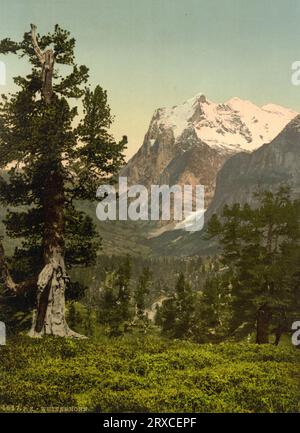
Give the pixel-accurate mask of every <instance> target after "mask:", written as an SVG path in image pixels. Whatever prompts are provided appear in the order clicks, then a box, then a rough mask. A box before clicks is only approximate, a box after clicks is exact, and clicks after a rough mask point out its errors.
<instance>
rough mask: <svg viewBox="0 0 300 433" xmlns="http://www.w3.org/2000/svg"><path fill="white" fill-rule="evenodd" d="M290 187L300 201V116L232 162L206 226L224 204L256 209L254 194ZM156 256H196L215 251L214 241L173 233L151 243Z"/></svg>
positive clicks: (221, 179) (222, 175) (222, 172)
mask: <svg viewBox="0 0 300 433" xmlns="http://www.w3.org/2000/svg"><path fill="white" fill-rule="evenodd" d="M282 185H289V186H290V187H291V191H292V194H293V196H294V197H297V198H299V197H300V115H298V116H296V117H295V118H294V119H293V120H292V121H291V122H290V123H289V124H288V125H287V126H286V127H285V128H284V129H283V131H282V132H281V133H280V134H279V135H278V136H277V137H275V138H274V140H272V141H271V143H267V144H264V145H263V146H261V147H260V148H259V149H257V150H255V151H254V152H252V153H246V152H241V153H238V154H236V155H234V156H232V157H231V158H229V159H228V160H227V161H226V162H225V164H224V165H223V167H222V168H221V170H220V171H219V173H218V175H217V183H216V191H215V195H214V198H213V200H212V202H211V205H210V206H209V208H208V210H207V212H206V213H205V221H206V222H207V221H208V220H209V218H210V217H211V216H212V214H213V213H220V212H221V211H222V208H223V206H224V205H225V204H233V203H245V202H248V203H249V204H250V205H251V204H252V205H254V204H255V201H254V198H253V194H254V193H255V192H257V191H259V190H269V191H276V190H278V188H279V187H280V186H282ZM149 246H150V247H151V248H152V250H154V251H156V253H157V254H166V255H175V256H176V255H177V256H179V255H193V254H211V253H214V252H215V251H216V243H215V241H207V240H205V233H203V232H200V233H199V232H194V233H193V232H190V233H188V232H184V231H183V230H172V231H169V232H167V233H164V234H163V235H161V236H159V237H156V238H155V239H151V240H149Z"/></svg>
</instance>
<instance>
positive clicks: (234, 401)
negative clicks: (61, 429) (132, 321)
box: [0, 335, 300, 412]
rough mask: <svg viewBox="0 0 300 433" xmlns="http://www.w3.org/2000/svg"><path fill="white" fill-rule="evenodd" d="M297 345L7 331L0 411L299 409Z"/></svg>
mask: <svg viewBox="0 0 300 433" xmlns="http://www.w3.org/2000/svg"><path fill="white" fill-rule="evenodd" d="M299 361H300V351H299V350H297V349H295V348H293V347H292V346H288V345H282V346H279V347H274V346H271V345H266V346H257V345H254V344H248V343H221V344H216V345H211V344H205V345H196V344H193V343H190V342H187V341H179V340H175V341H174V340H173V341H172V340H167V339H162V338H160V337H158V336H133V335H131V336H125V337H120V338H106V337H101V338H98V339H97V340H85V341H73V340H64V339H59V338H47V339H44V340H30V339H29V338H27V337H17V338H12V339H10V340H9V341H8V344H7V346H4V347H0V412H16V411H19V412H49V411H71V412H74V411H92V412H94V411H98V412H99V411H100V412H300V362H299Z"/></svg>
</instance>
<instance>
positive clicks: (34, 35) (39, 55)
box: [30, 24, 45, 65]
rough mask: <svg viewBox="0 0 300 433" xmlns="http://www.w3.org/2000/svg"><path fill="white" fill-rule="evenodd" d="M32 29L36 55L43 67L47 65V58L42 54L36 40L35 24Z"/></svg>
mask: <svg viewBox="0 0 300 433" xmlns="http://www.w3.org/2000/svg"><path fill="white" fill-rule="evenodd" d="M30 27H31V39H32V45H33V48H34V51H35V54H36V55H37V57H38V59H39V61H40V62H41V65H44V63H45V57H44V54H43V53H42V51H41V49H40V47H39V44H38V43H37V39H36V25H35V24H30Z"/></svg>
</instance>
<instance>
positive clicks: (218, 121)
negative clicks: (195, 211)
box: [122, 94, 297, 205]
mask: <svg viewBox="0 0 300 433" xmlns="http://www.w3.org/2000/svg"><path fill="white" fill-rule="evenodd" d="M296 114H297V113H296V112H294V111H292V110H289V109H287V108H284V107H281V106H279V105H274V104H267V105H264V106H263V107H258V106H257V105H255V104H253V103H252V102H250V101H244V100H242V99H239V98H232V99H230V100H229V101H226V102H224V103H222V104H218V103H215V102H212V101H210V100H208V99H207V98H206V97H205V96H204V95H203V94H198V95H196V96H195V97H193V98H191V99H189V100H187V101H186V102H184V103H183V104H181V105H177V106H173V107H171V108H159V109H157V110H155V112H154V115H153V117H152V120H151V122H150V125H149V129H148V131H147V133H146V135H145V138H144V142H143V145H142V146H141V148H140V149H139V151H138V152H137V153H136V154H135V155H134V156H133V157H132V158H131V160H130V161H129V162H128V164H127V166H126V167H125V168H124V169H123V171H122V175H124V176H127V177H128V180H129V183H131V184H133V183H138V184H143V185H145V186H149V185H151V184H170V185H174V184H191V185H195V184H202V185H204V186H205V197H206V204H207V205H208V204H209V203H210V201H211V199H212V197H213V194H214V189H215V182H216V175H217V173H218V171H219V170H220V168H221V167H222V165H223V163H224V162H225V161H226V160H227V159H228V158H229V157H230V156H232V154H235V153H237V152H241V151H246V152H252V151H253V150H255V149H257V148H258V147H260V146H261V145H262V144H264V143H268V142H270V141H271V140H273V139H274V137H276V136H277V135H278V134H279V133H280V131H281V130H282V129H283V128H284V127H285V126H286V124H287V123H288V122H289V121H290V120H291V119H293V118H294V117H295V116H296Z"/></svg>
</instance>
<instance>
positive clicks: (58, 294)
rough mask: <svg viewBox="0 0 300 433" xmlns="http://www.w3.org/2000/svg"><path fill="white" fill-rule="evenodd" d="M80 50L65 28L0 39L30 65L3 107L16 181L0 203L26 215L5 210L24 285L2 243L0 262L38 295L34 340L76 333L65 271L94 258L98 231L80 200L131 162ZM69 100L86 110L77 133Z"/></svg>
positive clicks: (19, 287)
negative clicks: (17, 243)
mask: <svg viewBox="0 0 300 433" xmlns="http://www.w3.org/2000/svg"><path fill="white" fill-rule="evenodd" d="M74 48H75V39H74V38H72V37H70V34H69V32H67V31H65V30H63V29H61V28H60V27H59V26H58V25H56V26H55V30H54V32H53V33H52V34H50V33H49V34H47V35H44V36H39V35H38V34H37V32H36V27H35V26H34V25H31V31H29V32H27V33H25V34H24V38H23V40H22V41H21V42H14V41H12V40H10V39H4V40H2V41H1V42H0V53H1V54H8V53H13V54H17V55H19V56H21V57H23V58H25V59H27V60H28V61H29V64H30V65H31V72H30V73H29V74H28V75H27V76H26V77H20V76H19V77H16V78H15V79H14V81H15V84H16V85H17V86H18V88H19V90H18V91H17V92H16V93H14V94H12V95H9V96H3V97H2V102H1V105H0V161H1V167H0V168H3V169H5V170H6V171H7V172H8V177H9V178H8V179H6V176H2V177H1V180H0V201H1V203H2V204H3V205H6V206H10V207H14V208H19V210H17V211H16V210H15V209H14V210H13V211H12V210H11V211H10V212H9V213H8V215H7V218H6V221H5V225H6V229H7V233H8V235H9V236H11V237H17V238H21V239H23V243H22V246H21V248H19V249H18V250H16V252H15V254H14V257H13V260H12V263H15V264H16V263H17V261H24V260H25V261H27V264H28V269H27V272H26V276H25V277H26V278H24V279H23V277H24V275H16V276H15V275H14V269H13V268H15V269H16V268H17V266H13V265H11V263H10V262H9V261H8V260H7V258H5V255H4V249H3V246H2V245H1V248H0V265H1V268H2V270H3V277H4V284H5V287H6V288H7V290H9V291H10V292H13V293H14V294H15V295H20V294H23V293H27V292H28V291H34V292H35V293H36V313H35V315H34V318H33V324H32V330H31V333H30V335H32V336H40V335H43V334H54V335H60V336H78V335H77V334H76V333H74V332H72V331H71V330H70V329H69V327H68V325H67V323H66V319H65V289H66V288H67V287H68V284H69V277H68V271H67V269H68V267H70V266H71V265H80V264H82V265H87V264H89V263H90V262H91V261H92V259H93V257H94V253H95V245H94V243H93V240H92V239H93V237H94V235H95V230H94V228H93V226H92V223H91V220H90V219H89V218H87V217H86V216H85V215H84V214H83V213H81V212H78V211H77V210H76V207H75V203H76V200H78V199H81V200H93V199H94V198H95V194H96V190H97V188H98V187H99V185H100V184H101V183H103V182H105V183H107V182H111V181H112V176H113V175H114V174H115V173H117V172H118V170H119V168H120V166H121V164H122V163H123V160H124V158H123V150H124V147H125V144H126V138H125V137H124V138H123V140H122V141H121V142H120V143H116V142H115V141H114V139H113V137H112V136H111V135H110V134H109V132H108V129H109V127H110V125H111V123H112V116H111V114H110V108H109V106H108V104H107V94H106V92H105V91H104V90H103V89H102V88H101V87H100V86H97V87H96V88H95V89H94V90H91V89H90V88H89V87H87V85H86V83H87V81H88V68H87V67H86V66H78V65H77V64H76V63H75V57H74ZM59 65H64V68H63V70H66V69H67V68H68V69H69V70H70V73H69V74H67V75H66V74H63V73H62V72H61V71H60V70H59V69H58V66H59ZM72 100H73V101H75V102H76V101H77V103H78V104H82V106H83V118H82V119H81V120H80V121H79V122H77V126H74V125H75V122H74V120H75V119H76V117H77V115H78V113H77V106H75V105H74V102H73V101H72ZM71 101H72V103H71ZM8 167H10V168H8ZM24 208H25V209H26V210H24Z"/></svg>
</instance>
